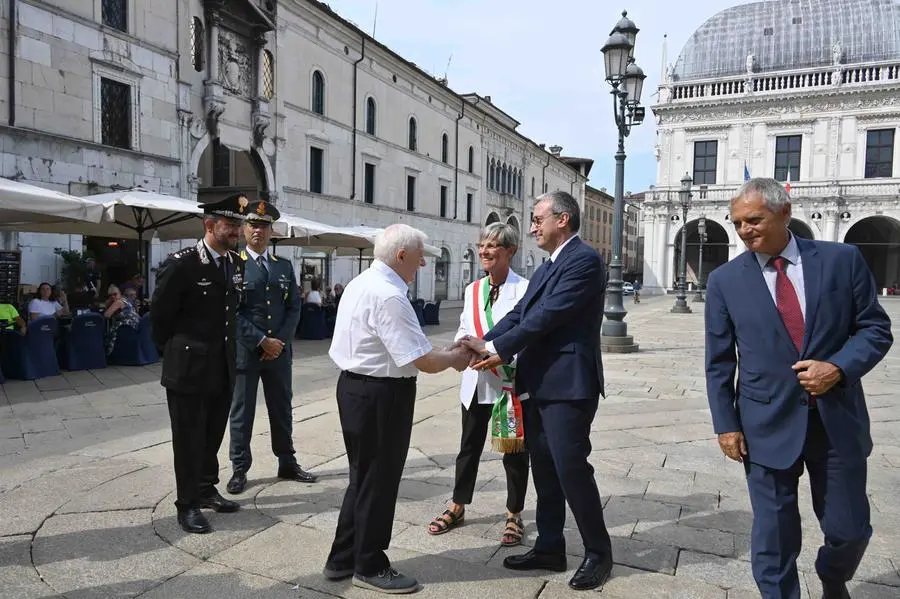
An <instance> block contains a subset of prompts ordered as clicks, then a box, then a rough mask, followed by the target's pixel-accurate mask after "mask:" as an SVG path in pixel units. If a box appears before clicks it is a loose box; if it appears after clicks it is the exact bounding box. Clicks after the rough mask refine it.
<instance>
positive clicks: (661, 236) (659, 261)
mask: <svg viewBox="0 0 900 599" xmlns="http://www.w3.org/2000/svg"><path fill="white" fill-rule="evenodd" d="M655 237H656V239H655V241H656V248H655V250H654V252H653V256H654V259H655V261H656V276H657V279H658V280H657V284H658V285H659V286H660V287H661V288H662V289H664V290H665V289H668V288H669V287H671V286H672V283H671V281H669V279H668V276H669V262H670V260H669V256H668V253H669V252H668V247H669V239H668V237H669V215H668V214H667V213H664V214H657V215H656V235H655Z"/></svg>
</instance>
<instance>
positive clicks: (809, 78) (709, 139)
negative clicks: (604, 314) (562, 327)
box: [642, 0, 900, 293]
mask: <svg viewBox="0 0 900 599" xmlns="http://www.w3.org/2000/svg"><path fill="white" fill-rule="evenodd" d="M653 112H654V114H655V116H656V120H657V137H658V140H657V144H656V155H657V159H658V168H657V184H656V185H655V186H654V188H653V189H651V190H650V191H648V192H647V193H646V195H645V199H644V202H643V206H642V207H643V218H644V222H643V226H644V244H645V246H644V289H645V292H649V293H653V292H656V293H660V292H666V291H668V290H670V289H672V287H673V284H674V282H675V280H676V278H677V266H676V265H677V264H678V262H679V252H680V244H681V237H680V236H681V234H682V231H683V230H686V231H687V235H688V252H687V262H688V270H687V273H688V274H687V280H688V282H689V283H693V284H696V282H697V278H698V274H699V272H698V271H700V270H701V269H700V268H699V266H700V265H699V264H698V254H699V249H700V248H699V236H698V232H697V223H698V219H699V218H700V217H704V218H705V221H706V230H707V236H708V240H707V242H706V243H705V244H704V247H703V264H702V273H709V272H710V270H711V269H713V268H715V267H716V266H718V265H720V264H722V263H724V262H725V261H727V260H730V259H732V258H734V257H735V256H736V255H738V254H739V253H740V252H742V251H744V246H743V244H742V243H741V241H740V239H739V238H738V237H737V235H736V234H735V232H734V229H733V227H732V226H731V225H730V223H729V222H728V212H729V210H728V207H729V200H730V199H731V197H732V196H733V193H734V191H735V190H736V189H737V187H738V186H740V185H741V183H742V182H743V181H744V179H745V176H747V175H750V176H754V177H756V176H760V177H774V178H775V179H777V180H779V181H783V182H785V184H786V185H789V187H790V194H791V197H792V200H793V202H792V206H793V222H792V223H791V230H792V231H793V232H794V233H795V234H796V235H798V236H800V237H807V238H813V239H819V240H828V241H835V242H844V243H853V244H857V245H858V246H859V247H860V249H861V251H862V252H863V255H864V256H865V258H866V260H867V262H868V263H869V265H870V266H871V268H872V270H873V272H874V274H875V278H876V281H877V283H878V286H879V287H880V288H890V287H894V286H895V283H896V282H897V281H900V152H897V151H896V143H897V130H898V127H900V4H898V3H897V2H896V1H894V0H872V1H871V2H866V3H848V2H844V1H842V0H820V1H817V2H793V1H791V0H775V1H768V2H754V3H750V4H744V5H740V6H736V7H733V8H730V9H727V10H725V11H723V12H721V13H719V14H717V15H714V16H712V17H711V18H709V19H708V20H707V21H706V22H705V23H704V24H703V25H701V26H700V28H699V29H698V30H697V31H696V32H695V33H694V34H693V35H692V36H691V37H690V38H689V40H688V42H687V43H686V44H685V46H684V48H683V49H682V51H681V54H680V55H679V57H678V59H677V61H676V62H675V64H674V65H673V66H670V67H669V68H667V70H666V74H665V76H664V80H663V81H662V83H661V84H660V86H659V101H658V103H657V104H656V105H655V106H653ZM685 173H687V174H688V176H690V177H691V178H692V181H693V186H692V193H693V198H692V205H691V208H690V211H689V213H688V220H687V223H686V226H687V228H686V229H685V228H684V224H685V223H682V222H681V218H682V217H681V214H682V208H681V206H680V204H679V199H678V189H679V186H680V180H681V178H682V177H683V176H684V175H685ZM702 276H703V278H704V279H705V275H702Z"/></svg>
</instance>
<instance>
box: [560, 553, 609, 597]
mask: <svg viewBox="0 0 900 599" xmlns="http://www.w3.org/2000/svg"><path fill="white" fill-rule="evenodd" d="M612 567H613V562H612V558H611V557H609V556H607V557H605V558H599V557H586V558H584V561H583V562H581V565H580V566H579V567H578V569H577V570H575V576H573V577H572V580H570V581H569V586H570V587H571V588H573V589H575V590H576V591H588V590H590V589H596V588H597V587H599V586H600V585H602V584H603V583H604V582H606V579H607V578H609V573H610V572H612Z"/></svg>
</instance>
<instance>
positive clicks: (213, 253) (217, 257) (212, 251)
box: [203, 239, 222, 264]
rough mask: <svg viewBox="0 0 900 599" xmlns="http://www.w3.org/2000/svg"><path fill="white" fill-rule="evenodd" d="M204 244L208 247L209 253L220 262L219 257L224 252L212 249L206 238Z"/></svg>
mask: <svg viewBox="0 0 900 599" xmlns="http://www.w3.org/2000/svg"><path fill="white" fill-rule="evenodd" d="M203 246H204V247H205V248H206V251H207V253H208V254H209V255H210V256H212V259H213V260H215V261H216V263H217V264H218V262H219V258H221V257H222V254H220V253H218V252H217V251H215V250H214V249H212V248H211V247H209V244H208V243H206V240H205V239H204V240H203Z"/></svg>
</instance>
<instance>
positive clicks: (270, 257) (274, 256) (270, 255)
mask: <svg viewBox="0 0 900 599" xmlns="http://www.w3.org/2000/svg"><path fill="white" fill-rule="evenodd" d="M269 260H271V261H272V262H275V261H277V260H278V257H277V256H276V255H275V254H269Z"/></svg>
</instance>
